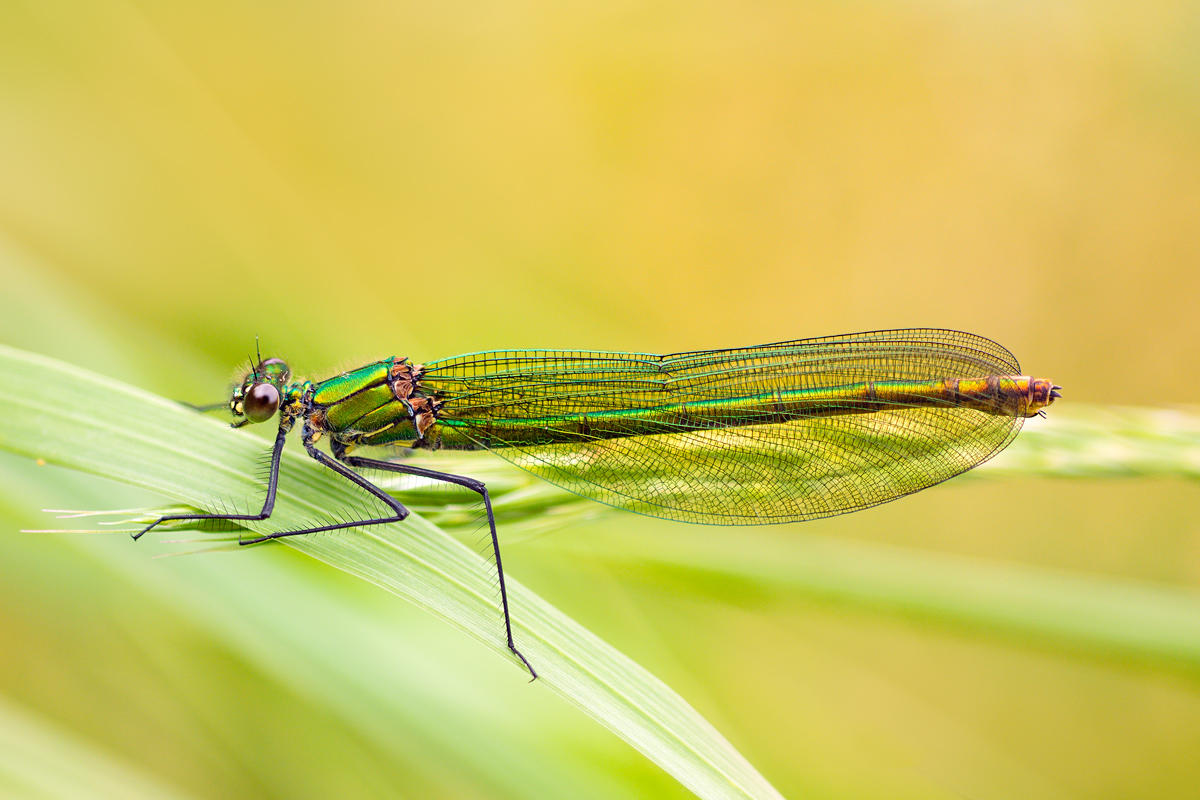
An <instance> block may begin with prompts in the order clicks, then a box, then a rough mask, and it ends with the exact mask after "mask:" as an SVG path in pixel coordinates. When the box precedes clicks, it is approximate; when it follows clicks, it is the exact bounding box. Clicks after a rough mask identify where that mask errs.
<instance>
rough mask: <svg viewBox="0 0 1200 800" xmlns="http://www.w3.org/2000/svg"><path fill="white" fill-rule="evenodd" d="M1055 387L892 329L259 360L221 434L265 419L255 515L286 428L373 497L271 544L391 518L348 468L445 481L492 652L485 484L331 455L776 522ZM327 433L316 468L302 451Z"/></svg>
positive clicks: (809, 510) (658, 509) (876, 481)
mask: <svg viewBox="0 0 1200 800" xmlns="http://www.w3.org/2000/svg"><path fill="white" fill-rule="evenodd" d="M1059 388H1060V387H1058V386H1055V385H1053V384H1052V383H1051V382H1050V381H1047V380H1042V379H1035V378H1030V377H1027V376H1023V375H1020V367H1019V366H1018V364H1017V360H1016V359H1015V358H1014V357H1013V356H1012V354H1011V353H1009V352H1008V351H1007V350H1005V349H1004V348H1003V347H1001V346H1000V345H998V344H996V343H995V342H993V341H990V340H988V339H984V338H982V337H980V336H974V335H972V334H968V333H961V332H958V331H948V330H929V329H910V330H892V331H877V332H873V333H856V334H850V335H846V336H832V337H825V338H818V339H802V340H799V341H794V342H781V343H779V344H769V345H763V346H760V347H746V348H738V349H732V350H706V351H698V352H691V353H677V354H675V355H666V356H659V355H645V354H640V353H609V352H591V351H555V350H510V351H494V352H484V353H472V354H470V355H465V356H458V357H456V358H449V359H446V360H443V361H434V362H430V363H426V364H415V363H412V362H410V361H409V360H408V359H407V358H396V357H392V358H386V359H384V360H382V361H377V362H375V363H373V364H367V365H366V366H363V367H360V368H358V369H355V370H351V371H349V372H345V373H342V374H341V375H337V376H335V377H332V378H329V379H327V380H323V381H297V382H293V381H292V379H291V370H290V368H289V367H288V365H287V364H286V363H285V362H284V361H282V360H280V359H277V358H268V359H265V360H263V359H261V357H260V358H259V360H258V363H257V364H254V365H253V366H252V368H251V369H250V370H249V372H248V373H247V374H246V376H245V379H244V380H243V381H242V383H241V384H240V385H239V386H237V387H236V388H235V389H234V390H233V394H232V397H231V398H230V401H229V408H230V410H231V411H232V412H233V415H234V417H235V418H236V420H235V422H234V423H233V427H235V428H238V427H241V426H243V425H246V424H248V423H255V422H266V421H267V420H269V419H271V418H272V417H273V416H275V414H276V413H278V414H279V429H278V433H277V435H276V437H275V445H274V448H273V449H272V451H271V464H270V472H269V477H268V481H267V496H266V500H265V501H264V502H263V506H262V510H261V511H259V512H258V513H257V514H172V515H169V516H164V517H160V518H159V519H158V520H156V521H155V522H154V523H153V524H151V525H149V526H148V527H146V528H145V529H144V530H142V531H141V532H139V533H137V534H135V535H134V538H135V539H136V538H138V537H139V536H141V535H142V534H144V533H146V532H147V531H149V530H151V529H152V528H154V527H155V526H156V525H158V524H159V523H161V522H165V521H169V520H246V521H255V520H264V519H267V518H268V517H270V516H271V511H272V509H273V508H274V505H275V493H276V489H277V487H278V483H279V462H280V456H281V454H282V452H283V445H284V442H285V440H286V437H287V434H288V432H289V431H290V430H291V429H292V427H293V425H295V423H296V422H297V421H299V422H301V423H302V431H301V439H302V441H303V443H304V447H305V449H306V450H307V451H308V454H309V455H310V456H311V457H312V458H314V459H316V460H317V461H319V462H320V463H321V464H323V465H325V466H326V467H328V468H329V469H331V470H333V471H334V472H336V473H338V474H339V475H341V476H342V477H344V478H346V479H347V480H349V481H351V482H353V483H355V484H357V485H358V486H360V487H362V488H363V489H365V490H366V491H367V492H369V493H370V494H371V495H373V496H374V497H376V498H378V499H379V500H380V501H382V502H383V503H384V504H386V506H387V507H388V508H389V509H390V513H389V514H387V515H385V516H382V517H377V518H373V519H363V520H358V521H352V522H341V523H337V524H330V525H323V526H319V527H313V528H306V529H303V530H288V531H278V532H275V533H267V534H263V535H261V536H256V537H254V538H246V539H243V540H242V541H241V543H242V544H255V543H258V542H263V541H266V540H268V539H279V538H282V537H284V536H298V535H300V534H307V533H317V532H320V531H330V530H336V529H339V528H353V527H359V526H364V525H378V524H382V523H388V522H399V521H401V520H403V519H404V518H405V517H406V516H408V510H407V509H406V508H405V507H404V506H403V505H402V504H401V503H400V502H399V500H397V499H396V498H395V497H393V496H392V495H391V494H389V493H388V492H386V491H384V490H383V489H381V488H379V487H377V486H375V485H374V484H373V483H371V482H370V481H368V480H367V479H366V478H364V477H363V476H362V475H360V474H359V473H357V472H355V471H354V469H351V467H354V468H360V469H362V468H366V469H377V470H386V471H390V472H397V473H403V474H406V475H415V476H420V477H423V478H427V479H431V480H434V481H443V482H446V483H451V484H457V485H459V486H462V487H465V488H466V489H469V490H471V491H473V492H476V493H478V494H479V496H480V497H481V498H482V500H483V506H484V510H485V511H486V513H487V521H488V525H489V527H490V529H491V541H492V548H493V552H494V554H495V559H496V571H497V573H498V576H499V587H500V600H501V607H502V610H503V614H504V628H505V635H506V637H507V643H508V647H509V649H510V650H511V651H512V652H513V653H514V654H515V655H516V657H517V658H519V659H520V660H521V662H522V663H524V664H525V666H526V668H527V669H529V671H530V673H531V674H532V675H533V676H534V677H537V673H536V672H535V671H534V669H533V667H532V666H531V665H530V664H529V662H528V661H527V660H526V659H525V656H523V655H522V654H521V652H520V651H519V650H518V649H517V647H516V644H515V643H514V641H513V636H512V624H511V619H510V615H509V608H508V594H507V592H506V590H505V587H504V569H503V566H502V563H501V560H500V544H499V539H498V538H497V535H496V522H495V517H494V515H493V513H492V505H491V499H490V497H489V496H488V491H487V487H486V486H484V484H483V483H482V482H480V481H478V480H475V479H473V478H470V477H466V476H462V475H453V474H448V473H443V472H436V471H433V470H429V469H424V468H422V467H419V466H416V465H414V464H410V463H406V462H405V461H404V460H393V461H384V460H379V459H374V458H363V457H360V456H356V455H350V453H351V452H352V451H354V450H355V449H357V448H359V447H365V446H384V445H402V446H405V447H408V448H414V449H427V450H437V449H446V450H481V449H484V450H491V451H494V452H495V453H496V454H497V455H500V456H502V457H504V458H506V459H508V460H509V461H511V462H512V463H514V464H516V465H518V466H520V467H523V468H525V469H526V470H529V471H530V472H532V473H534V474H535V475H538V476H540V477H542V478H544V479H546V480H548V481H550V482H552V483H555V484H557V485H559V486H561V487H563V488H565V489H568V490H570V491H572V492H575V493H577V494H580V495H583V496H585V497H590V498H592V499H594V500H597V501H599V502H602V503H607V504H609V505H612V506H617V507H619V508H624V509H628V510H630V511H636V512H638V513H641V514H648V515H650V516H653V517H664V518H667V519H674V520H682V521H685V522H700V523H713V524H724V525H758V524H767V523H779V522H794V521H797V520H809V519H816V518H819V517H827V516H832V515H835V514H844V513H848V512H851V511H858V510H860V509H864V508H869V507H870V506H874V505H878V504H880V503H886V502H888V501H889V500H895V499H896V498H898V497H903V496H904V495H906V494H912V493H913V492H917V491H920V490H921V489H924V488H926V487H929V486H932V485H934V484H935V483H940V482H942V481H944V480H946V479H948V478H951V477H953V476H955V475H958V474H960V473H962V472H965V471H967V470H969V469H971V468H972V467H975V466H977V465H979V464H981V463H983V462H984V461H986V460H988V459H989V458H991V457H992V456H994V455H995V454H996V453H998V452H1000V450H1002V449H1004V448H1005V447H1006V446H1007V445H1008V444H1009V442H1011V441H1012V440H1013V439H1014V438H1015V437H1016V435H1017V432H1018V431H1019V430H1020V428H1021V424H1022V422H1023V420H1024V419H1025V418H1026V417H1031V416H1034V415H1035V414H1042V415H1043V416H1044V412H1043V411H1042V409H1044V408H1045V407H1046V406H1048V405H1050V404H1051V403H1053V402H1054V400H1055V399H1057V398H1058V397H1059V396H1060V395H1059V393H1058V390H1059ZM322 437H326V438H328V440H329V448H330V451H331V452H332V454H333V457H332V458H331V457H330V456H329V455H326V454H325V453H324V452H322V451H321V450H319V449H317V446H316V443H317V441H318V439H320V438H322Z"/></svg>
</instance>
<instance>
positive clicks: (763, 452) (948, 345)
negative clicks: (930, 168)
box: [424, 330, 1021, 524]
mask: <svg viewBox="0 0 1200 800" xmlns="http://www.w3.org/2000/svg"><path fill="white" fill-rule="evenodd" d="M1019 371H1020V368H1019V366H1018V365H1017V363H1016V360H1015V359H1014V358H1013V357H1012V355H1011V354H1009V353H1008V351H1006V350H1005V349H1004V348H1002V347H1000V346H999V345H997V344H995V343H994V342H991V341H990V340H987V339H983V338H981V337H977V336H972V335H970V334H964V333H958V332H954V331H935V330H903V331H882V332H875V333H864V334H854V335H849V336H841V337H829V338H823V339H808V340H800V341H796V342H784V343H780V344H775V345H766V346H762V347H754V348H743V349H737V350H723V351H703V352H694V353H681V354H676V355H668V356H655V355H645V354H628V353H602V352H558V351H512V352H493V353H479V354H474V355H472V356H462V357H459V358H456V359H450V360H447V361H441V362H435V363H432V364H428V365H426V378H425V381H424V383H425V385H426V386H427V387H430V388H432V389H433V390H434V391H436V392H438V393H439V394H441V395H442V396H443V398H444V399H445V402H446V405H445V407H444V409H443V411H442V419H443V420H444V421H446V422H447V423H448V424H452V425H453V426H454V428H455V429H456V431H458V432H460V433H461V434H462V435H463V436H465V437H466V438H468V439H470V440H472V441H474V442H476V443H477V444H478V445H479V446H483V447H488V448H489V449H492V450H494V451H495V452H496V453H497V454H498V455H500V456H502V457H504V458H506V459H508V460H509V461H511V462H513V463H514V464H517V465H518V466H520V467H523V468H524V469H527V470H529V471H530V472H533V473H534V474H536V475H538V476H540V477H542V478H544V479H546V480H548V481H550V482H552V483H555V484H557V485H559V486H562V487H563V488H565V489H568V490H570V491H572V492H576V493H578V494H581V495H584V496H587V497H590V498H593V499H595V500H598V501H600V502H603V503H607V504H609V505H613V506H617V507H619V508H625V509H628V510H631V511H636V512H639V513H642V514H648V515H650V516H655V517H664V518H668V519H677V520H684V521H688V522H709V523H716V524H759V523H770V522H790V521H796V520H805V519H814V518H817V517H824V516H831V515H834V514H841V513H846V512H849V511H856V510H858V509H862V508H867V507H869V506H873V505H877V504H879V503H884V502H887V501H889V500H894V499H895V498H897V497H901V496H903V495H906V494H911V493H912V492H916V491H919V490H921V489H924V488H926V487H928V486H932V485H933V484H935V483H939V482H941V481H944V480H946V479H947V478H950V477H953V476H954V475H957V474H959V473H961V472H964V471H966V470H968V469H970V468H971V467H974V466H976V465H977V464H979V463H981V462H983V461H985V460H987V459H988V458H989V457H991V456H992V455H994V454H995V453H996V452H998V451H999V450H1001V449H1003V448H1004V447H1005V446H1006V445H1007V444H1008V443H1009V442H1010V441H1012V439H1013V437H1015V436H1016V434H1017V432H1018V431H1019V430H1020V425H1021V418H1020V417H1018V416H1016V415H1015V414H1014V415H1012V416H994V415H990V414H985V413H982V412H979V411H975V410H971V409H965V408H953V407H944V408H930V407H924V408H902V409H895V410H887V411H880V412H876V413H869V414H841V415H833V416H820V417H811V418H806V419H799V420H792V421H788V422H782V423H774V424H755V420H754V419H753V418H750V419H743V420H739V422H740V423H741V424H739V425H737V426H731V427H725V428H720V429H716V430H713V429H704V430H701V429H696V428H695V427H694V426H693V425H692V424H691V423H690V422H689V420H688V419H687V418H686V417H685V416H680V417H679V418H678V419H676V420H674V422H673V424H672V425H671V428H672V430H674V431H676V432H674V433H669V434H658V435H631V436H623V437H615V438H596V439H586V438H581V439H580V440H578V441H573V442H569V443H560V444H530V443H529V442H528V441H527V440H526V439H527V438H528V437H522V436H517V435H509V436H507V437H506V436H505V435H504V434H503V433H501V434H499V435H497V433H496V431H497V430H500V431H502V432H503V431H505V430H513V428H512V427H511V426H506V425H496V423H498V422H503V423H512V422H527V421H535V420H544V419H549V418H555V417H561V416H564V415H583V414H586V413H589V412H595V411H611V410H635V409H650V408H662V407H664V406H671V405H674V404H680V403H686V402H691V401H711V400H721V399H736V398H741V397H747V396H753V395H760V394H764V393H769V392H773V391H787V390H792V389H810V388H819V387H828V386H844V385H847V384H853V383H861V382H864V381H868V380H871V381H884V380H938V379H942V378H946V377H963V378H977V377H982V376H986V375H1014V374H1017V373H1019ZM532 424H536V423H532ZM631 432H632V431H631Z"/></svg>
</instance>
